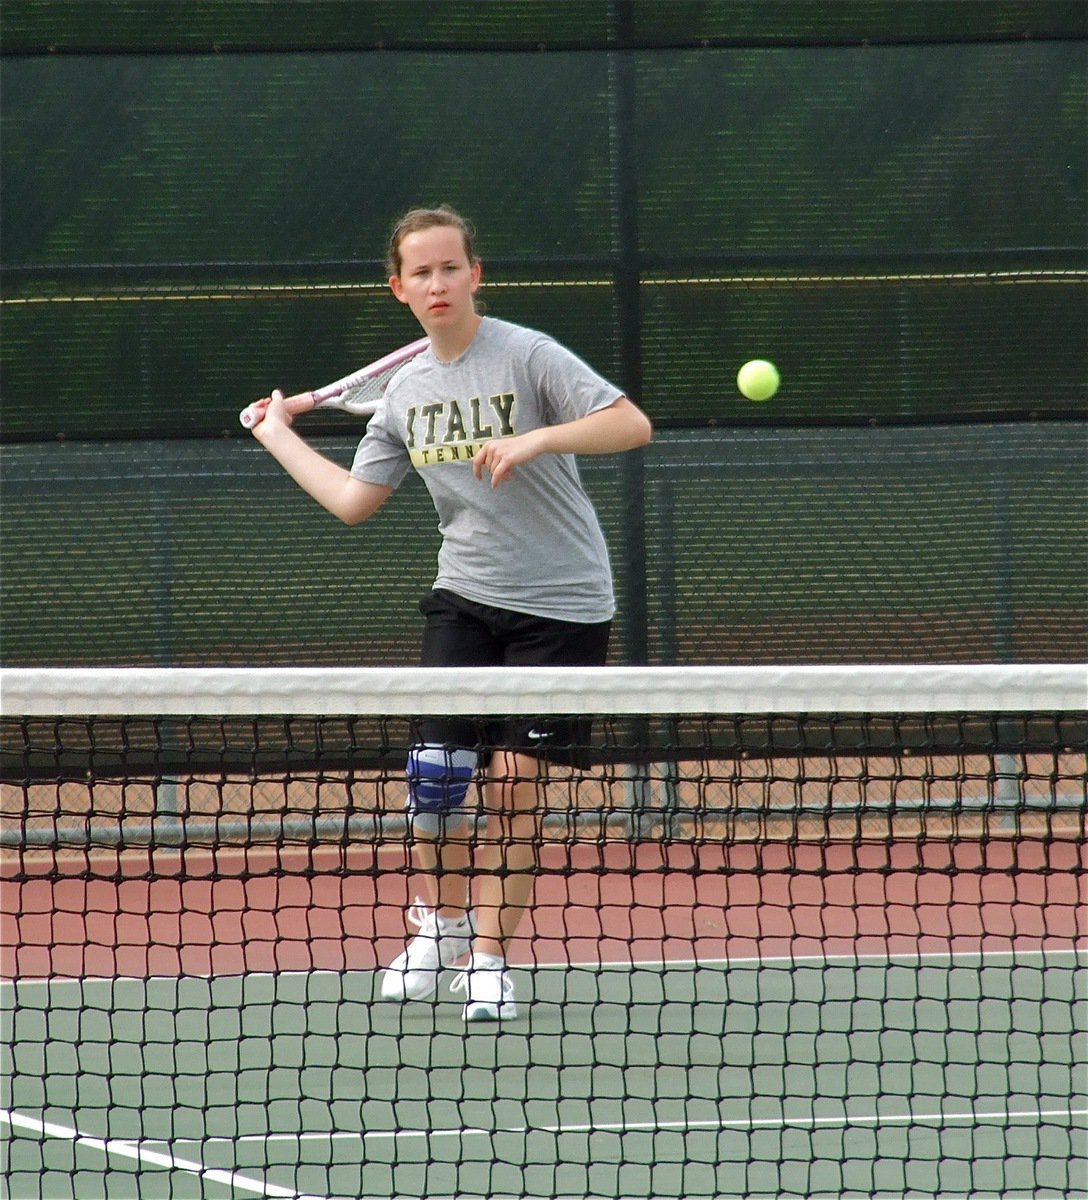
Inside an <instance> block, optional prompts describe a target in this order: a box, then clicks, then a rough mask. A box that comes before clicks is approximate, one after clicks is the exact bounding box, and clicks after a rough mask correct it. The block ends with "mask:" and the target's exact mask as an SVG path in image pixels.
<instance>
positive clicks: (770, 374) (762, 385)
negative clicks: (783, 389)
mask: <svg viewBox="0 0 1088 1200" xmlns="http://www.w3.org/2000/svg"><path fill="white" fill-rule="evenodd" d="M781 382H782V378H781V376H780V375H779V374H778V368H777V367H776V366H775V365H774V363H773V362H767V360H766V359H764V358H753V359H752V360H751V362H746V363H745V364H744V366H743V367H741V369H740V370H739V371H738V372H737V387H739V388H740V390H741V394H742V395H744V396H746V397H747V398H748V399H749V400H770V398H771V397H772V396H773V395H774V394H775V392H777V391H778V385H779V384H780V383H781Z"/></svg>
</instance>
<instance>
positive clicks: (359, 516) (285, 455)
mask: <svg viewBox="0 0 1088 1200" xmlns="http://www.w3.org/2000/svg"><path fill="white" fill-rule="evenodd" d="M292 415H293V414H292V412H291V411H290V408H289V402H288V401H285V399H284V396H283V393H282V392H279V391H276V392H273V393H272V396H271V399H270V402H269V404H268V406H267V408H266V409H265V414H264V419H263V420H261V421H259V422H258V423H257V424H256V425H254V427H253V436H254V437H255V438H256V439H257V441H259V442H260V443H261V445H262V446H264V448H265V449H266V450H267V451H268V452H269V453H270V454H271V455H272V457H273V458H275V459H276V461H277V462H278V463H279V464H280V466H282V467H283V469H284V470H285V471H286V472H287V473H288V475H290V476H291V478H292V479H293V480H294V481H295V482H296V483H297V484H298V485H299V487H301V488H302V490H303V491H304V492H307V493H308V494H309V495H310V496H312V497H313V498H314V499H315V500H316V501H317V502H318V504H320V505H321V506H322V508H325V509H327V510H328V511H329V512H331V513H332V515H333V516H334V517H339V518H340V520H341V521H343V522H344V524H345V525H358V524H359V523H360V522H362V521H365V520H366V519H367V518H368V517H372V516H373V515H374V514H375V513H376V512H377V511H378V509H379V508H381V506H382V505H383V504H384V503H385V502H386V500H388V499H389V497H390V496H391V495H392V494H393V489H392V488H391V487H384V486H382V485H381V484H377V483H367V482H366V481H365V480H362V479H356V478H354V477H353V476H352V475H351V473H350V472H349V471H347V470H345V469H344V468H343V467H341V466H340V465H339V464H338V463H334V462H330V461H329V460H328V459H327V458H325V456H324V455H322V454H318V452H317V451H316V450H315V449H314V448H313V447H312V446H310V445H308V444H307V443H306V442H304V441H303V440H302V438H300V437H299V436H298V434H297V433H295V431H294V430H293V429H292V428H291V418H292Z"/></svg>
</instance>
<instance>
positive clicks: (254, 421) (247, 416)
mask: <svg viewBox="0 0 1088 1200" xmlns="http://www.w3.org/2000/svg"><path fill="white" fill-rule="evenodd" d="M238 420H239V421H241V423H242V427H243V428H244V429H252V428H253V426H254V425H259V424H260V423H261V421H263V420H264V407H263V406H262V405H261V404H249V405H247V406H246V407H245V408H243V409H242V411H241V412H240V413H239V414H238Z"/></svg>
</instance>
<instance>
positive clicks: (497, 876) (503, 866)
mask: <svg viewBox="0 0 1088 1200" xmlns="http://www.w3.org/2000/svg"><path fill="white" fill-rule="evenodd" d="M540 770H541V764H540V762H539V760H538V759H536V758H534V757H533V756H532V755H528V754H516V753H512V752H511V751H504V750H498V751H496V752H495V756H494V759H493V760H492V767H491V773H490V777H489V778H488V780H487V783H486V785H485V796H486V808H487V812H488V823H487V830H486V832H485V834H484V836H483V838H482V840H481V841H480V843H479V845H478V846H477V848H476V855H475V867H476V872H477V882H476V938H475V940H474V942H473V947H472V948H473V951H474V952H475V953H478V954H490V955H493V956H494V957H496V958H505V957H506V951H507V948H508V947H509V945H510V942H511V940H512V939H513V937H514V934H515V933H516V932H517V928H518V925H519V924H520V922H521V918H522V916H523V915H524V913H525V909H526V908H527V907H528V905H529V903H530V901H531V900H532V895H533V887H534V885H535V883H536V875H537V869H538V867H539V865H540V845H541V825H542V821H543V815H544V814H543V812H542V811H541V808H542V799H543V792H542V789H541V787H540V784H539V780H538V776H539V772H540Z"/></svg>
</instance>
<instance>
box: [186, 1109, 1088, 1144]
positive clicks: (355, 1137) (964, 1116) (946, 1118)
mask: <svg viewBox="0 0 1088 1200" xmlns="http://www.w3.org/2000/svg"><path fill="white" fill-rule="evenodd" d="M1070 1117H1088V1108H1053V1109H1038V1108H1036V1109H1027V1110H1015V1111H1008V1110H1005V1109H1000V1110H995V1111H993V1112H975V1111H973V1110H968V1111H967V1112H953V1113H941V1112H937V1113H890V1114H881V1113H873V1114H862V1115H860V1116H847V1115H845V1114H844V1115H843V1116H837V1117H815V1116H803V1117H763V1118H755V1117H742V1118H737V1119H734V1120H730V1119H727V1118H718V1119H717V1120H712V1119H704V1120H678V1121H599V1122H590V1123H589V1124H580V1125H564V1124H559V1125H500V1126H496V1128H494V1129H481V1128H477V1127H475V1126H464V1127H462V1128H459V1129H373V1130H360V1131H359V1132H358V1133H354V1132H348V1131H341V1132H337V1133H332V1132H328V1133H277V1134H244V1135H242V1136H241V1137H237V1138H214V1137H213V1138H204V1139H202V1140H201V1141H200V1142H198V1143H194V1144H198V1145H201V1146H211V1145H216V1144H220V1143H226V1144H229V1145H237V1144H240V1143H242V1142H261V1143H268V1142H310V1141H325V1142H333V1141H363V1142H364V1143H365V1142H367V1141H371V1140H373V1141H405V1140H410V1139H413V1138H422V1139H426V1140H428V1141H429V1140H430V1139H431V1138H446V1137H451V1138H463V1137H494V1136H496V1135H497V1134H502V1133H514V1134H529V1133H552V1134H563V1133H643V1132H647V1131H648V1132H657V1131H667V1130H698V1129H732V1130H741V1131H748V1132H753V1131H755V1130H757V1129H847V1128H852V1127H854V1126H873V1127H877V1126H881V1125H937V1126H940V1125H946V1124H954V1125H959V1124H972V1123H981V1122H990V1123H993V1122H1009V1121H1042V1120H1051V1119H1063V1120H1064V1119H1068V1118H1070ZM175 1144H176V1145H184V1144H185V1139H181V1140H180V1141H179V1142H177V1143H175Z"/></svg>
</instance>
